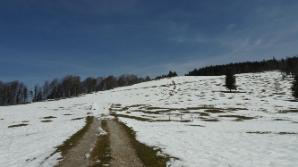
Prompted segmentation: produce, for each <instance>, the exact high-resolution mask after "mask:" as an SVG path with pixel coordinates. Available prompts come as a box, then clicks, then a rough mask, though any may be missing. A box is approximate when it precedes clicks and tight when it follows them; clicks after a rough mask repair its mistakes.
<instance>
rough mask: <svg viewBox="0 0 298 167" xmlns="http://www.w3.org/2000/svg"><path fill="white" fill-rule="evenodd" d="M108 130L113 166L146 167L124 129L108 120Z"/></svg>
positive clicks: (113, 121) (115, 122)
mask: <svg viewBox="0 0 298 167" xmlns="http://www.w3.org/2000/svg"><path fill="white" fill-rule="evenodd" d="M107 128H108V132H109V137H110V149H111V156H112V160H111V166H112V167H119V166H121V167H144V165H143V163H142V161H141V160H140V158H139V157H138V156H137V153H136V151H135V149H134V147H133V145H132V144H131V142H130V138H129V136H128V134H127V132H126V131H125V130H124V129H123V127H121V125H120V124H119V123H118V122H117V121H115V120H108V121H107Z"/></svg>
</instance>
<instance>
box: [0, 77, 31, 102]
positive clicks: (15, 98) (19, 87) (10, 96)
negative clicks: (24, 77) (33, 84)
mask: <svg viewBox="0 0 298 167" xmlns="http://www.w3.org/2000/svg"><path fill="white" fill-rule="evenodd" d="M27 99H28V88H27V87H26V86H25V85H24V84H23V83H21V82H19V81H13V82H9V83H3V82H1V81H0V105H13V104H20V103H26V102H27Z"/></svg>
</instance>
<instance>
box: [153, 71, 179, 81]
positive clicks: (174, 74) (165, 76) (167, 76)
mask: <svg viewBox="0 0 298 167" xmlns="http://www.w3.org/2000/svg"><path fill="white" fill-rule="evenodd" d="M176 76H178V75H177V73H176V72H175V71H169V73H168V74H164V75H161V76H157V77H155V79H162V78H171V77H176Z"/></svg>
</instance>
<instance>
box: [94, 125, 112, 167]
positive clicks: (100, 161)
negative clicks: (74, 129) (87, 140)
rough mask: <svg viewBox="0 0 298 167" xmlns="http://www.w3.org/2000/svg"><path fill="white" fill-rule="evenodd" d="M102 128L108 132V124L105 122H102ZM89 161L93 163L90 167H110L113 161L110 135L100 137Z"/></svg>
mask: <svg viewBox="0 0 298 167" xmlns="http://www.w3.org/2000/svg"><path fill="white" fill-rule="evenodd" d="M101 127H102V128H103V129H104V130H105V131H107V123H106V121H105V120H102V122H101ZM89 159H90V161H91V162H92V165H90V167H101V166H109V164H110V161H111V159H112V157H111V149H110V140H109V134H106V135H100V136H98V138H97V141H96V144H95V147H94V148H93V150H92V151H91V153H90V157H89Z"/></svg>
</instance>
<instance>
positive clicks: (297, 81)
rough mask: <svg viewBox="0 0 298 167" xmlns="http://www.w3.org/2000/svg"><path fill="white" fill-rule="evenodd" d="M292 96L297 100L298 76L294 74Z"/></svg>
mask: <svg viewBox="0 0 298 167" xmlns="http://www.w3.org/2000/svg"><path fill="white" fill-rule="evenodd" d="M292 94H293V96H294V97H295V98H296V99H298V74H296V75H295V77H294V81H293V86H292Z"/></svg>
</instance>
